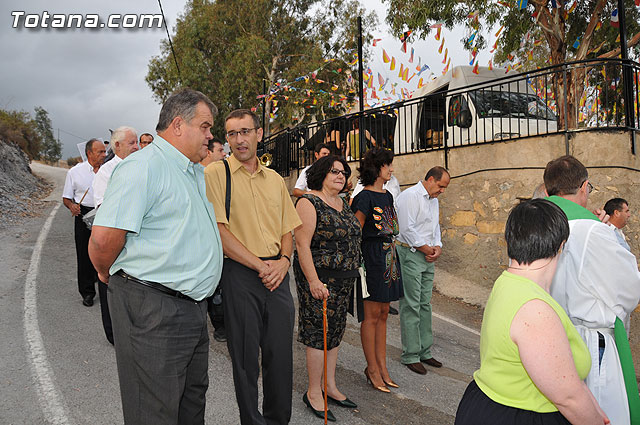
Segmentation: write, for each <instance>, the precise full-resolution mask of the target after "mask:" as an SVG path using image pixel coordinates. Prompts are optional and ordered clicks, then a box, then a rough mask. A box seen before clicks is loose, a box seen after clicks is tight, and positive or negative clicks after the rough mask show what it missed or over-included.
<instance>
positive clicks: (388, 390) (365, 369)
mask: <svg viewBox="0 0 640 425" xmlns="http://www.w3.org/2000/svg"><path fill="white" fill-rule="evenodd" d="M364 376H366V377H367V384H371V386H372V387H373V389H374V390H378V391H380V392H383V393H390V392H391V390H390V389H389V388H387V387H386V386H384V385H380V386H377V385H376V384H374V383H373V381H372V380H371V377H370V376H369V368H364ZM383 382H384V381H383Z"/></svg>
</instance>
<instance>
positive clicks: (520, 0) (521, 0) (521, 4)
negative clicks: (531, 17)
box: [517, 0, 527, 10]
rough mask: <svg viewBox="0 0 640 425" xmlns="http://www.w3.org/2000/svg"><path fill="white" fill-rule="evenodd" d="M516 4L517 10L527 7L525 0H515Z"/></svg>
mask: <svg viewBox="0 0 640 425" xmlns="http://www.w3.org/2000/svg"><path fill="white" fill-rule="evenodd" d="M517 6H518V9H519V10H524V9H526V8H527V0H517Z"/></svg>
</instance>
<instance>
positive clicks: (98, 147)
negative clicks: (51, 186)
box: [62, 139, 106, 307]
mask: <svg viewBox="0 0 640 425" xmlns="http://www.w3.org/2000/svg"><path fill="white" fill-rule="evenodd" d="M85 153H86V155H87V161H83V162H81V163H79V164H77V165H75V166H74V167H73V168H71V169H70V170H69V171H68V172H67V178H66V180H65V182H64V189H63V191H62V203H63V204H64V206H65V207H67V208H68V209H69V211H71V215H72V216H73V217H75V220H74V221H75V224H74V237H75V242H76V258H77V261H78V291H79V292H80V295H81V296H82V304H83V305H84V306H86V307H91V306H92V305H93V298H94V297H95V296H96V288H95V285H94V283H95V281H96V280H98V274H97V273H96V270H95V268H94V267H93V264H91V259H89V251H88V248H89V237H90V236H91V231H90V230H89V229H88V228H87V226H86V225H85V224H84V221H82V216H84V215H85V214H86V213H88V212H89V211H91V210H92V209H93V207H94V206H95V204H94V202H93V191H92V189H91V187H92V185H93V179H94V177H95V175H96V173H97V172H98V169H99V168H100V166H101V165H102V163H103V161H104V157H105V155H106V149H105V147H104V143H102V142H101V141H100V140H98V139H91V140H89V141H88V142H87V143H86V144H85Z"/></svg>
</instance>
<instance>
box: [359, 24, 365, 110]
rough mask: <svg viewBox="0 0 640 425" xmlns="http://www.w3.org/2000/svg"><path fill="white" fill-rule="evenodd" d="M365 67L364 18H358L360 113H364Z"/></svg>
mask: <svg viewBox="0 0 640 425" xmlns="http://www.w3.org/2000/svg"><path fill="white" fill-rule="evenodd" d="M363 77H364V67H363V65H362V17H360V16H358V81H359V86H358V97H359V98H360V112H362V111H364V80H363Z"/></svg>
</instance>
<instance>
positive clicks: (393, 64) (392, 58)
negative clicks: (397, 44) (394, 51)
mask: <svg viewBox="0 0 640 425" xmlns="http://www.w3.org/2000/svg"><path fill="white" fill-rule="evenodd" d="M394 69H396V58H395V56H392V57H391V67H390V68H389V70H390V71H393V70H394Z"/></svg>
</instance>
